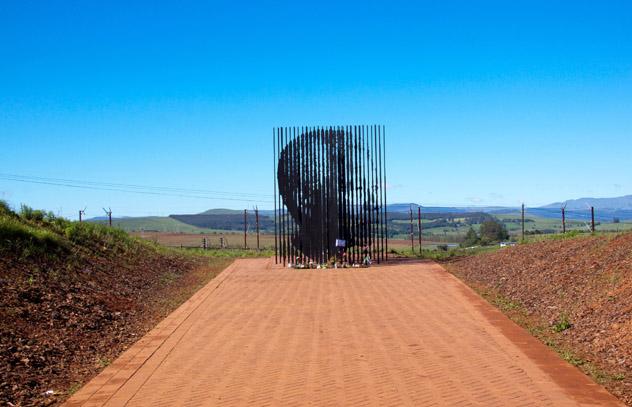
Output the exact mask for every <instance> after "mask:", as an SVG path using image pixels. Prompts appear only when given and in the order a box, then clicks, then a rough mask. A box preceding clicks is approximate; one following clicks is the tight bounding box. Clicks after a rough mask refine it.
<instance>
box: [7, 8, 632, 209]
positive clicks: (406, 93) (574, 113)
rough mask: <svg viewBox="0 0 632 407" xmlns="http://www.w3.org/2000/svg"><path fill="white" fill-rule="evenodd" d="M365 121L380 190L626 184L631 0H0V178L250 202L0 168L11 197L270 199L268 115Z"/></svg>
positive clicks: (565, 192) (397, 195)
mask: <svg viewBox="0 0 632 407" xmlns="http://www.w3.org/2000/svg"><path fill="white" fill-rule="evenodd" d="M130 3H133V4H130ZM176 3H177V4H176ZM373 123H379V124H384V125H385V126H386V130H387V160H388V161H387V166H388V175H389V180H388V182H389V195H388V197H389V201H390V202H411V201H414V202H419V203H422V204H424V205H511V206H517V205H519V204H520V203H521V202H523V201H524V202H525V203H526V204H527V205H531V206H535V205H543V204H547V203H550V202H555V201H560V200H564V199H570V198H578V197H582V196H597V197H607V196H618V195H625V194H632V165H630V152H631V151H632V3H631V2H629V1H602V2H595V1H512V2H507V1H477V2H471V1H463V2H455V1H445V2H443V1H442V2H412V1H411V2H397V1H388V2H386V1H385V2H366V1H363V2H309V3H308V2H265V3H264V2H256V3H255V2H253V3H247V2H242V3H238V2H234V1H226V2H210V1H209V2H203V3H202V2H186V1H183V2H170V3H166V2H165V3H160V2H140V1H139V2H114V1H112V2H96V1H59V2H56V1H46V2H44V1H41V2H31V1H14V2H9V1H3V2H2V3H0V141H1V144H0V145H1V148H0V174H17V175H21V176H29V177H44V178H59V179H70V180H80V181H90V182H98V183H118V184H135V185H143V186H157V187H175V188H182V189H201V190H212V191H222V192H228V193H230V194H228V195H226V194H216V195H210V196H218V197H219V196H222V197H225V196H229V197H232V198H233V199H241V198H243V197H245V196H247V197H248V199H249V200H248V201H237V200H225V199H200V198H192V197H190V196H170V195H164V194H160V195H142V194H132V193H127V192H119V191H103V190H95V189H80V188H69V187H62V186H58V185H45V184H33V183H24V182H17V181H10V180H7V179H6V177H5V178H4V179H2V177H1V176H0V199H5V200H8V201H9V202H10V203H11V204H13V205H19V204H20V203H27V204H29V205H31V206H34V207H38V208H40V207H41V208H46V209H49V210H53V211H54V212H59V213H61V214H63V215H66V216H71V217H72V216H75V213H76V211H77V210H78V209H80V208H83V207H84V206H87V207H88V210H87V212H88V216H96V215H100V214H101V212H102V211H101V207H103V206H106V207H108V206H109V207H111V208H112V210H113V211H114V215H115V216H116V215H132V216H138V215H143V214H151V215H159V214H169V213H191V212H197V211H202V210H205V209H207V208H211V207H230V208H244V207H251V206H252V205H254V204H257V203H258V204H259V206H260V207H264V208H265V207H271V204H269V203H267V202H266V201H270V200H271V198H268V197H267V196H266V194H267V195H271V192H272V185H273V184H272V182H273V181H272V177H273V173H272V169H271V166H272V150H271V132H272V128H273V127H274V126H279V125H297V126H300V125H315V124H326V125H329V124H373ZM114 189H115V188H114ZM242 194H251V195H242ZM188 195H191V194H188ZM251 199H252V200H254V201H256V202H254V201H251Z"/></svg>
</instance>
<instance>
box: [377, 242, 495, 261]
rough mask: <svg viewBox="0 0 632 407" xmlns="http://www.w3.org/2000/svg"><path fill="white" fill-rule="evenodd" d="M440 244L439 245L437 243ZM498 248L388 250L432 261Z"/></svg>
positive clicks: (396, 253) (471, 254)
mask: <svg viewBox="0 0 632 407" xmlns="http://www.w3.org/2000/svg"><path fill="white" fill-rule="evenodd" d="M439 246H441V245H439ZM498 249H499V246H498V245H494V246H479V247H476V248H472V249H464V248H460V247H455V248H449V249H447V250H442V249H440V248H436V249H422V250H421V253H420V252H419V250H418V249H417V250H415V251H413V250H411V249H390V250H389V252H390V253H391V254H395V255H398V256H402V257H408V258H416V259H427V260H434V261H447V260H451V259H455V258H459V257H466V256H474V255H477V254H481V253H488V252H493V251H496V250H498Z"/></svg>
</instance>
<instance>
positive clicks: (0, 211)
mask: <svg viewBox="0 0 632 407" xmlns="http://www.w3.org/2000/svg"><path fill="white" fill-rule="evenodd" d="M0 216H11V217H15V212H13V211H12V210H11V207H10V206H9V204H8V203H6V202H5V201H3V200H0Z"/></svg>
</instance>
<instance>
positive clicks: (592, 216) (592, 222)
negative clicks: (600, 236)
mask: <svg viewBox="0 0 632 407" xmlns="http://www.w3.org/2000/svg"><path fill="white" fill-rule="evenodd" d="M590 230H591V231H592V233H595V207H594V206H591V207H590Z"/></svg>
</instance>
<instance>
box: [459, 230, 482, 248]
mask: <svg viewBox="0 0 632 407" xmlns="http://www.w3.org/2000/svg"><path fill="white" fill-rule="evenodd" d="M478 243H479V238H478V235H477V234H476V231H475V230H474V228H471V227H470V230H468V231H467V234H466V235H465V240H463V242H462V243H461V247H472V246H476V245H477V244H478Z"/></svg>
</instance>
